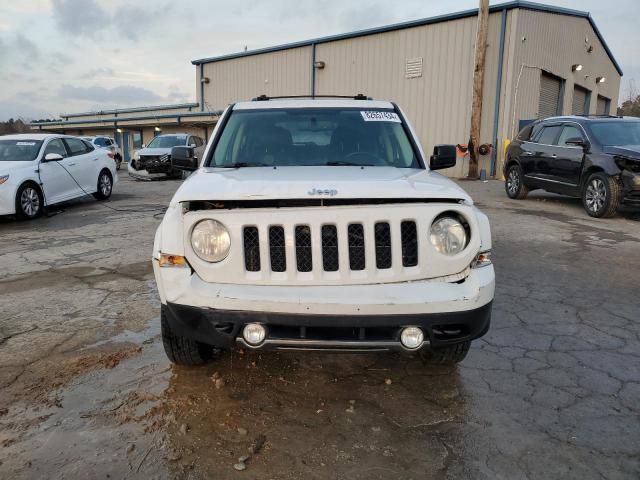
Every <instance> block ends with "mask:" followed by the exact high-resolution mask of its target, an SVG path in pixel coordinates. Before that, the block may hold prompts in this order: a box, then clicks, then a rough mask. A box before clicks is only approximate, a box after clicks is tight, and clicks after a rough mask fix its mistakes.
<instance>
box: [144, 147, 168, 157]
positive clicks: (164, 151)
mask: <svg viewBox="0 0 640 480" xmlns="http://www.w3.org/2000/svg"><path fill="white" fill-rule="evenodd" d="M138 154H139V155H153V156H161V155H171V149H170V148H143V149H142V150H138Z"/></svg>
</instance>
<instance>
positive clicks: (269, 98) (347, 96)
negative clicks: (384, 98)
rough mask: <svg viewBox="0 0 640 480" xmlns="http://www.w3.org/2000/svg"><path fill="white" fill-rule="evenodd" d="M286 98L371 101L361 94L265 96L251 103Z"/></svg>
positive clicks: (253, 99)
mask: <svg viewBox="0 0 640 480" xmlns="http://www.w3.org/2000/svg"><path fill="white" fill-rule="evenodd" d="M286 98H311V99H314V98H349V99H351V100H373V98H371V97H367V96H366V95H363V94H362V93H358V94H357V95H281V96H276V97H269V96H267V95H264V94H263V95H260V96H258V97H255V98H252V99H251V101H252V102H266V101H268V100H281V99H286Z"/></svg>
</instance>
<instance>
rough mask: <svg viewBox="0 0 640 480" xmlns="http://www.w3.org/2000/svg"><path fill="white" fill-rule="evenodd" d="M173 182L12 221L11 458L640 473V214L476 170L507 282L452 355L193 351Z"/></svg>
mask: <svg viewBox="0 0 640 480" xmlns="http://www.w3.org/2000/svg"><path fill="white" fill-rule="evenodd" d="M178 185H179V182H177V181H166V182H156V183H146V182H135V181H131V180H130V179H129V178H128V177H125V176H122V177H121V183H120V184H119V185H117V187H116V190H115V193H114V195H113V197H112V201H111V202H109V205H110V206H112V207H115V208H118V209H121V210H127V211H121V212H116V211H113V210H109V209H107V208H104V207H103V206H101V205H100V204H98V203H97V202H95V201H94V200H93V199H90V200H89V199H87V200H84V201H79V202H74V203H72V204H68V205H64V206H63V207H62V208H63V211H61V212H60V213H58V214H57V215H55V216H52V217H50V218H42V219H39V220H37V221H34V222H16V221H14V220H12V219H0V246H1V248H0V261H1V264H2V266H3V269H2V273H0V446H1V447H2V448H0V477H2V478H107V477H109V476H110V477H111V478H216V479H219V478H220V479H221V478H265V479H269V478H274V479H275V478H291V479H299V478H307V479H315V478H336V479H337V478H339V479H377V478H402V479H418V478H419V479H424V478H474V479H484V478H486V479H496V478H506V479H518V478H529V479H534V478H540V479H547V478H563V479H568V478H577V479H588V478H630V479H631V478H633V479H637V478H638V477H639V475H640V301H639V300H638V298H639V297H638V285H639V284H640V282H639V281H640V215H638V214H635V213H632V212H627V213H623V214H622V215H621V216H619V217H617V218H613V219H608V220H595V219H591V218H589V217H588V216H587V215H586V213H584V211H583V210H582V207H581V205H580V203H579V201H577V200H573V199H568V198H564V197H559V196H555V195H551V194H543V193H537V192H534V193H533V194H531V196H530V198H529V199H528V200H525V201H514V200H509V199H508V198H507V197H506V196H505V195H504V192H503V187H502V183H501V182H495V181H492V182H488V183H478V182H462V186H463V187H464V188H466V189H467V190H468V191H469V192H470V193H471V194H472V195H473V196H474V198H475V199H476V201H477V203H478V204H480V205H481V208H483V209H484V211H485V212H486V213H487V214H488V215H489V216H490V218H491V222H492V228H493V235H494V239H495V240H494V262H495V264H496V272H497V289H496V301H495V304H494V317H493V323H492V328H491V330H490V331H489V334H488V335H487V336H486V337H485V338H484V339H482V340H479V341H477V342H475V343H474V347H473V348H472V351H471V352H470V354H469V356H468V357H467V360H466V361H465V362H464V363H463V364H462V365H461V366H459V367H458V368H435V367H425V366H423V365H422V364H421V363H420V362H419V361H418V360H417V359H413V358H408V357H404V356H399V355H393V354H363V355H356V356H353V355H344V354H343V355H338V354H299V353H287V354H279V353H267V354H257V353H251V352H235V353H233V354H227V355H225V356H224V357H223V358H222V359H221V360H220V361H219V362H218V363H217V364H212V365H208V366H205V367H202V368H179V367H172V366H171V365H170V364H169V362H168V361H167V359H166V357H165V356H164V353H163V351H162V345H161V341H160V338H159V320H158V315H159V300H158V297H157V294H156V291H155V286H154V281H153V275H152V270H151V262H150V257H151V247H152V241H153V234H154V231H155V227H156V226H157V224H158V223H159V222H160V216H159V215H157V214H158V213H159V212H161V211H162V208H163V207H164V206H165V205H166V204H167V202H168V201H169V199H170V198H171V195H172V193H173V192H174V191H175V189H176V188H177V187H178ZM245 455H249V458H248V460H247V461H246V470H245V471H243V472H241V471H236V470H235V469H234V464H236V463H238V458H239V457H242V456H245Z"/></svg>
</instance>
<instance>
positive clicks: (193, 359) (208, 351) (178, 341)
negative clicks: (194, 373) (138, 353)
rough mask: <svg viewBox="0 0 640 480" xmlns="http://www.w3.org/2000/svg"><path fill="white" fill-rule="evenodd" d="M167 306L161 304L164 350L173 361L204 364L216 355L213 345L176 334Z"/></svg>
mask: <svg viewBox="0 0 640 480" xmlns="http://www.w3.org/2000/svg"><path fill="white" fill-rule="evenodd" d="M167 316H168V311H167V306H166V305H164V304H162V305H160V330H161V332H162V344H163V345H164V351H165V353H166V354H167V357H169V360H171V362H173V363H175V364H178V365H188V366H193V365H202V364H204V363H207V362H208V361H210V360H211V359H212V358H213V356H214V351H213V347H212V346H210V345H206V344H204V343H201V342H196V341H195V340H191V339H190V338H187V337H183V336H181V335H176V334H175V333H174V332H173V330H171V326H170V325H169V320H168V318H167Z"/></svg>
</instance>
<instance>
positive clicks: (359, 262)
mask: <svg viewBox="0 0 640 480" xmlns="http://www.w3.org/2000/svg"><path fill="white" fill-rule="evenodd" d="M347 236H348V237H349V239H348V240H349V268H350V269H351V270H364V267H365V256H364V229H363V228H362V225H360V224H359V223H352V224H350V225H349V227H348V228H347Z"/></svg>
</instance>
